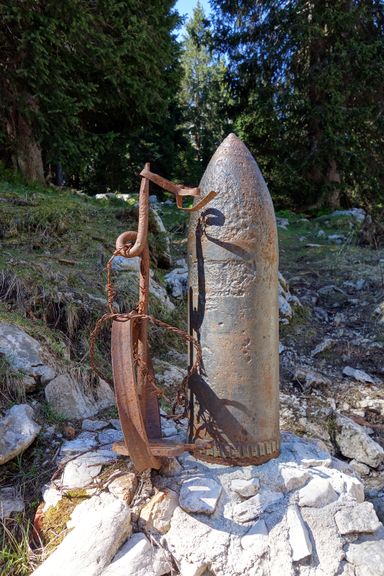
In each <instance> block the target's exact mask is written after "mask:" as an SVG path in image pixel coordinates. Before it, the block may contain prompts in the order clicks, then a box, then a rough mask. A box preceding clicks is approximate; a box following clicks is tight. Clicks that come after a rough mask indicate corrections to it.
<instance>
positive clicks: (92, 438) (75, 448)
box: [60, 432, 97, 455]
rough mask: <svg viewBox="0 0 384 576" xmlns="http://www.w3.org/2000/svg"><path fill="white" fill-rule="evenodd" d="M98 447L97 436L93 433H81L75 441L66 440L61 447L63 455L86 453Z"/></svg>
mask: <svg viewBox="0 0 384 576" xmlns="http://www.w3.org/2000/svg"><path fill="white" fill-rule="evenodd" d="M96 446H97V439H96V434H94V433H93V432H80V434H79V435H78V436H77V438H75V439H74V440H66V441H65V442H63V444H62V446H61V450H60V453H61V455H67V454H77V453H78V452H85V451H86V450H89V449H90V448H95V447H96Z"/></svg>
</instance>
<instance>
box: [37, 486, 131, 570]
mask: <svg viewBox="0 0 384 576" xmlns="http://www.w3.org/2000/svg"><path fill="white" fill-rule="evenodd" d="M67 526H68V527H69V528H73V530H72V531H71V532H69V533H68V534H67V536H66V537H65V538H64V540H63V541H62V542H61V544H59V546H58V547H57V548H56V549H55V550H54V552H52V554H51V555H50V556H49V557H48V558H47V559H46V560H45V561H44V562H43V563H42V564H41V565H40V566H39V567H38V568H37V569H36V570H35V571H34V572H33V575H32V576H53V575H54V576H75V575H76V576H80V574H81V576H99V575H100V574H102V572H103V570H104V568H105V567H106V566H107V565H108V564H109V563H110V561H111V560H112V558H113V557H114V556H115V554H116V552H117V550H118V549H119V548H120V546H121V545H122V543H123V542H125V540H126V539H127V538H128V537H129V536H130V534H131V532H132V526H131V520H130V510H129V508H128V506H127V505H126V504H124V503H123V502H121V500H118V499H117V498H115V497H114V496H112V494H108V493H102V494H100V495H99V496H93V497H92V498H90V499H89V500H85V501H83V502H82V503H81V504H79V505H78V506H77V507H76V508H75V510H74V511H73V513H72V515H71V520H70V521H69V522H68V523H67Z"/></svg>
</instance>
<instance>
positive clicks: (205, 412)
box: [188, 134, 279, 464]
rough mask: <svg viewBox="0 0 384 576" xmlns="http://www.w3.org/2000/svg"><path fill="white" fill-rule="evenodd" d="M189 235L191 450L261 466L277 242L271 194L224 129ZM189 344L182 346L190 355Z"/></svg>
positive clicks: (273, 359)
mask: <svg viewBox="0 0 384 576" xmlns="http://www.w3.org/2000/svg"><path fill="white" fill-rule="evenodd" d="M200 188H201V195H202V199H203V200H204V198H205V197H206V195H207V194H208V193H209V191H210V190H216V191H217V192H218V194H217V196H216V198H215V199H214V200H213V201H212V202H211V204H210V205H209V207H208V208H207V209H206V210H204V211H203V212H202V213H201V214H198V215H197V214H192V215H191V222H190V228H189V238H188V263H189V296H190V299H189V325H190V334H191V335H193V336H195V337H196V338H197V339H198V340H199V342H200V344H201V348H202V352H203V367H202V371H201V374H195V375H194V376H193V377H192V378H191V380H190V389H191V404H190V410H191V423H190V441H196V440H197V439H199V438H202V439H212V440H213V441H214V443H213V445H212V446H211V447H210V448H209V447H208V448H205V449H202V450H199V451H198V452H197V457H199V458H202V459H205V460H210V461H218V462H225V463H233V464H260V463H262V462H265V461H267V460H269V459H270V458H272V457H275V456H277V455H278V453H279V354H278V346H279V339H278V326H279V324H278V248H277V231H276V222H275V215H274V210H273V205H272V201H271V197H270V195H269V192H268V188H267V186H266V184H265V182H264V179H263V177H262V175H261V173H260V170H259V168H258V166H257V164H256V162H255V160H254V159H253V157H252V155H251V154H250V152H249V150H248V149H247V148H246V146H245V145H244V144H243V143H242V142H241V140H239V139H238V138H237V137H236V136H235V135H234V134H231V135H229V136H228V137H227V138H226V139H225V140H224V142H223V143H222V144H221V145H220V147H219V148H218V149H217V150H216V152H215V154H214V156H213V157H212V159H211V161H210V163H209V165H208V167H207V169H206V171H205V173H204V175H203V177H202V180H201V182H200ZM193 358H194V351H193V349H192V348H191V352H190V360H191V362H193Z"/></svg>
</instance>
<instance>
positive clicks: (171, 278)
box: [164, 266, 188, 300]
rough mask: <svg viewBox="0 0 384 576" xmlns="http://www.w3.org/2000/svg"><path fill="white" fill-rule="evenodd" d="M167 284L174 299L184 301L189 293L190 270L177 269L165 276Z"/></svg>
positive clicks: (184, 268)
mask: <svg viewBox="0 0 384 576" xmlns="http://www.w3.org/2000/svg"><path fill="white" fill-rule="evenodd" d="M164 280H165V283H166V285H167V287H168V288H169V290H170V291H171V294H172V296H173V298H177V299H179V300H181V299H183V298H184V296H186V295H187V292H188V268H187V267H186V266H185V267H183V268H175V269H174V270H171V272H168V274H166V275H165V276H164Z"/></svg>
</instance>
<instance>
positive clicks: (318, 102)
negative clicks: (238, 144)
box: [212, 0, 384, 207]
mask: <svg viewBox="0 0 384 576" xmlns="http://www.w3.org/2000/svg"><path fill="white" fill-rule="evenodd" d="M212 4H213V5H214V7H215V15H216V30H217V41H218V42H219V43H220V46H222V47H223V49H224V50H227V53H228V55H229V58H230V62H231V78H232V88H233V92H234V97H235V102H236V106H235V108H234V110H233V115H234V118H235V131H236V132H237V133H238V134H239V135H240V136H241V137H242V138H244V139H245V141H246V142H247V143H248V145H249V146H250V148H251V150H252V152H253V153H254V154H255V157H256V158H257V160H258V162H259V163H260V167H261V169H262V171H263V173H264V175H265V176H266V179H267V181H268V183H269V184H270V187H271V189H272V192H273V194H274V196H275V198H276V199H277V201H278V202H279V203H281V204H283V203H286V204H287V203H288V202H287V200H288V199H290V200H292V199H293V201H294V202H295V204H296V205H298V206H313V205H316V206H322V205H328V206H331V207H334V206H338V205H339V204H340V202H344V203H348V202H354V203H356V202H362V203H363V202H365V203H369V202H370V201H372V200H375V199H376V198H377V197H378V196H379V195H382V190H383V180H384V169H383V162H382V152H381V151H382V146H383V133H384V131H383V128H384V125H383V122H384V117H383V114H382V109H383V91H382V77H383V73H384V35H383V24H384V5H383V2H382V0H369V1H367V0H358V1H356V2H353V3H351V2H346V1H345V0H337V1H329V0H319V1H316V2H306V1H303V0H294V1H293V2H282V1H281V0H278V1H276V0H263V1H260V2H251V1H248V0H243V1H237V2H228V1H227V0H215V1H214V2H212Z"/></svg>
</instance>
